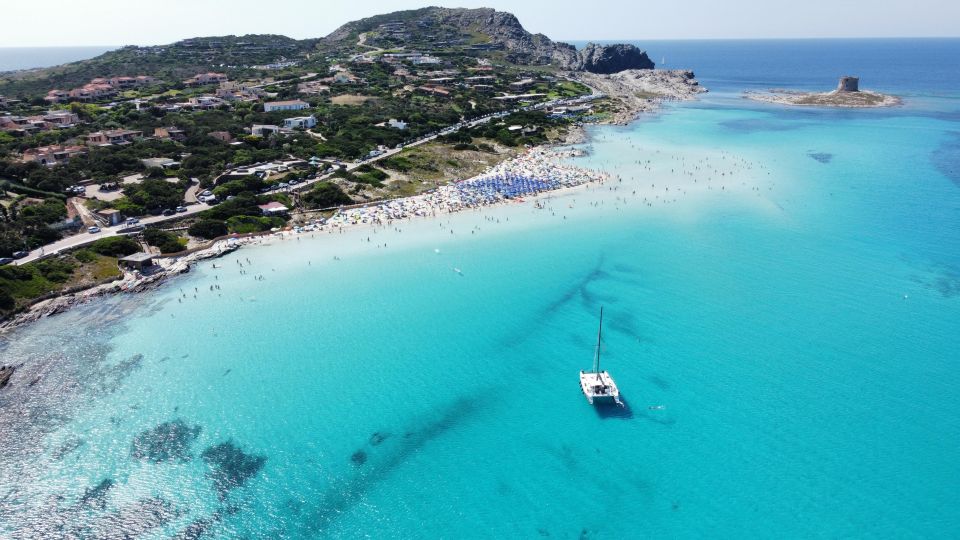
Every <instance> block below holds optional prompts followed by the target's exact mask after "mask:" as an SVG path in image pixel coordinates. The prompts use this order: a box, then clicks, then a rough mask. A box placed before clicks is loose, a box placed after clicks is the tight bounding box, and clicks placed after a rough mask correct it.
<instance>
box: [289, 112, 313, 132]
mask: <svg viewBox="0 0 960 540" xmlns="http://www.w3.org/2000/svg"><path fill="white" fill-rule="evenodd" d="M316 125H317V118H316V117H315V116H313V115H312V114H311V115H310V116H296V117H293V118H287V119H286V120H284V121H283V127H285V128H287V129H296V128H303V129H310V128H313V127H315V126H316Z"/></svg>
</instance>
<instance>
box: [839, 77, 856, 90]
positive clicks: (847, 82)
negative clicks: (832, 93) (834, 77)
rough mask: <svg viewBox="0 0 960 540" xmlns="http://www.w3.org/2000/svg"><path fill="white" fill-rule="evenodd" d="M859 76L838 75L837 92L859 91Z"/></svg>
mask: <svg viewBox="0 0 960 540" xmlns="http://www.w3.org/2000/svg"><path fill="white" fill-rule="evenodd" d="M859 91H860V78H859V77H840V84H838V85H837V92H859Z"/></svg>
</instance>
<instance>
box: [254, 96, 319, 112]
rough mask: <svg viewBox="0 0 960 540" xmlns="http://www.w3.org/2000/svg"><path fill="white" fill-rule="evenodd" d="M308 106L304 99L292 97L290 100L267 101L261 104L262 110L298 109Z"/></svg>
mask: <svg viewBox="0 0 960 540" xmlns="http://www.w3.org/2000/svg"><path fill="white" fill-rule="evenodd" d="M309 106H310V104H309V103H307V102H306V101H300V100H299V99H294V100H290V101H269V102H267V103H264V104H263V112H274V111H300V110H303V109H306V108H308V107H309Z"/></svg>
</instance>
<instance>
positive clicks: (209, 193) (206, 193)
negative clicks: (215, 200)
mask: <svg viewBox="0 0 960 540" xmlns="http://www.w3.org/2000/svg"><path fill="white" fill-rule="evenodd" d="M201 195H203V196H204V197H209V196H211V195H213V192H212V191H210V190H209V189H205V190H203V193H201Z"/></svg>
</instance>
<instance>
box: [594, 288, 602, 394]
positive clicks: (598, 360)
mask: <svg viewBox="0 0 960 540" xmlns="http://www.w3.org/2000/svg"><path fill="white" fill-rule="evenodd" d="M602 334H603V306H600V329H599V330H597V358H596V362H595V364H594V366H593V372H594V373H596V374H597V380H598V381H599V380H600V336H601V335H602Z"/></svg>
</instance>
